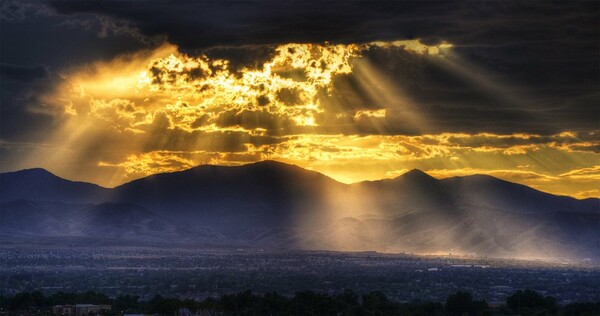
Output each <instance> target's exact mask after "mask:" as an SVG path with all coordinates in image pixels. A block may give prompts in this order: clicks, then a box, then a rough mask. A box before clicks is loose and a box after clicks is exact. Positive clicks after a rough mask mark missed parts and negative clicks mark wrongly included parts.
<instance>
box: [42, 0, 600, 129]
mask: <svg viewBox="0 0 600 316" xmlns="http://www.w3.org/2000/svg"><path fill="white" fill-rule="evenodd" d="M51 6H52V7H53V8H54V9H55V10H56V11H57V12H58V13H60V14H64V15H66V16H76V15H81V14H95V15H100V16H105V17H110V18H111V19H115V20H121V21H127V23H125V24H124V25H131V27H135V28H136V30H139V32H141V33H143V34H144V35H146V36H149V37H155V36H166V37H167V38H168V40H169V41H170V42H172V43H175V44H177V45H179V46H180V49H181V50H182V51H185V52H199V51H202V52H206V53H209V54H212V57H220V58H227V59H229V60H231V61H232V67H233V68H234V69H238V68H241V67H242V66H245V67H256V66H258V65H261V64H262V62H264V60H266V59H268V58H269V57H270V56H271V54H272V46H270V45H272V44H278V43H289V42H324V41H329V42H332V43H360V42H369V41H376V40H396V39H413V38H419V39H421V40H422V41H423V42H425V43H428V44H436V43H439V42H440V41H447V42H450V43H452V44H453V45H455V47H454V48H453V50H454V53H455V54H456V55H457V56H460V58H461V61H463V62H466V63H467V64H468V65H474V66H475V67H474V68H472V71H473V72H476V71H478V70H481V69H482V70H485V71H486V72H487V74H488V75H490V76H492V75H493V77H494V78H493V79H494V80H496V79H497V80H498V81H500V82H508V83H510V86H509V87H507V88H506V89H504V90H501V89H500V90H499V89H496V90H493V89H492V90H490V89H489V88H490V87H487V90H486V87H484V86H482V85H478V84H476V82H475V83H474V82H473V81H474V80H473V79H472V78H471V80H469V78H464V77H461V76H458V75H457V74H456V73H452V71H449V70H448V69H443V67H440V65H436V64H435V63H433V62H431V61H430V60H429V61H428V60H427V59H426V58H423V57H421V56H415V55H414V54H412V55H411V54H409V53H406V52H402V51H401V50H395V51H390V50H387V51H386V50H381V49H373V50H371V51H369V52H366V55H367V57H368V58H369V59H371V60H372V61H373V64H374V65H377V66H379V67H381V68H382V70H383V71H385V72H386V73H387V75H388V76H389V77H390V78H391V80H393V81H394V82H395V83H396V84H398V85H402V87H403V88H404V89H405V90H407V92H408V93H409V94H410V95H411V96H412V97H413V98H414V99H415V101H416V102H417V103H419V104H420V105H421V110H422V112H423V113H424V115H426V116H428V117H429V118H430V122H432V123H433V125H434V127H435V131H436V132H443V131H462V132H480V131H489V132H497V133H511V132H536V133H555V132H560V131H561V130H568V129H577V130H585V129H590V128H592V129H593V128H596V127H597V123H598V119H600V112H599V111H600V110H599V109H598V106H597V104H598V102H600V96H599V94H598V92H597V89H598V82H599V80H598V73H600V66H599V62H598V53H599V52H600V49H599V41H598V38H599V36H600V33H599V25H598V21H599V20H600V13H599V11H600V9H599V4H598V2H592V1H590V2H542V1H531V2H514V1H508V2H494V1H491V2H475V3H474V2H442V1H439V2H438V1H423V2H407V1H398V2H392V1H386V2H371V1H370V2H363V1H350V2H341V1H310V2H308V1H282V2H272V1H254V2H246V1H245V2H238V1H223V2H204V1H199V2H190V1H175V2H161V1H150V2H142V1H119V2H115V1H77V2H75V1H59V2H52V3H51ZM128 23H130V24H128ZM260 45H266V46H260ZM392 55H393V56H392ZM475 81H476V80H475ZM352 85H353V82H352V81H351V79H348V78H346V79H342V80H340V81H338V86H337V90H334V95H333V96H331V97H332V98H336V99H337V100H336V101H338V102H337V103H336V104H346V105H347V106H348V110H354V109H359V108H378V107H380V106H381V105H379V104H374V103H373V102H372V100H370V99H369V98H368V97H367V96H366V95H365V94H364V93H362V92H361V91H360V89H354V90H353V91H352V92H351V93H346V92H347V91H346V90H348V89H349V88H352ZM492 88H493V87H492ZM351 90H352V89H351ZM336 92H338V93H337V94H335V93H336ZM350 95H352V97H349V96H350ZM363 101H364V102H363ZM393 116H394V113H393V111H392V112H391V116H390V118H389V119H388V120H387V121H386V122H383V123H384V125H385V128H384V129H383V132H386V133H391V134H393V133H397V132H400V133H402V132H406V131H405V130H404V129H405V128H404V127H403V125H401V124H398V123H399V122H397V121H395V120H394V117H393ZM400 119H401V118H400ZM507 123H510V124H507ZM401 126H402V127H401ZM360 129H361V130H365V131H368V132H371V131H372V130H373V128H369V127H368V126H364V127H362V128H360ZM378 130H379V131H380V132H381V128H379V129H378Z"/></svg>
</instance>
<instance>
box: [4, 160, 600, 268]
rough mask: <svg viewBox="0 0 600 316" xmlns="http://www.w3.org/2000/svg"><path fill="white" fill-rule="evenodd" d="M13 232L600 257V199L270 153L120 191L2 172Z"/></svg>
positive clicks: (130, 240)
mask: <svg viewBox="0 0 600 316" xmlns="http://www.w3.org/2000/svg"><path fill="white" fill-rule="evenodd" d="M17 240H27V241H28V242H38V241H46V242H49V241H52V242H54V243H67V242H69V243H70V242H73V240H75V241H78V242H80V243H87V244H89V245H95V244H104V243H113V244H118V245H129V244H131V245H134V244H146V245H178V246H181V247H208V246H210V247H252V248H261V249H265V248H268V249H329V250H341V251H366V250H374V251H383V252H412V253H421V254H424V253H427V254H431V253H440V254H447V253H453V254H470V255H476V256H495V257H520V258H548V259H556V258H564V259H574V260H580V259H584V258H591V259H593V260H600V200H599V199H585V200H578V199H574V198H571V197H566V196H555V195H552V194H548V193H544V192H540V191H537V190H535V189H533V188H530V187H527V186H524V185H520V184H515V183H511V182H507V181H504V180H500V179H497V178H494V177H491V176H485V175H473V176H466V177H453V178H446V179H436V178H433V177H431V176H429V175H427V174H426V173H424V172H422V171H420V170H411V171H409V172H407V173H405V174H403V175H401V176H399V177H397V178H395V179H386V180H379V181H365V182H359V183H355V184H343V183H340V182H337V181H335V180H333V179H331V178H329V177H327V176H325V175H322V174H320V173H317V172H314V171H309V170H305V169H302V168H300V167H297V166H293V165H288V164H284V163H280V162H274V161H263V162H258V163H253V164H247V165H243V166H235V167H227V166H213V165H202V166H198V167H195V168H192V169H188V170H184V171H180V172H173V173H163V174H156V175H152V176H148V177H145V178H142V179H138V180H135V181H132V182H129V183H126V184H123V185H120V186H118V187H115V188H103V187H100V186H97V185H95V184H91V183H85V182H74V181H69V180H66V179H62V178H60V177H57V176H55V175H53V174H52V173H50V172H48V171H46V170H43V169H28V170H21V171H16V172H7V173H2V174H0V243H4V244H7V243H9V244H10V243H11V242H15V241H17Z"/></svg>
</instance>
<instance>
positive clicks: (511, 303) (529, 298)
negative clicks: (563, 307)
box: [506, 289, 558, 314]
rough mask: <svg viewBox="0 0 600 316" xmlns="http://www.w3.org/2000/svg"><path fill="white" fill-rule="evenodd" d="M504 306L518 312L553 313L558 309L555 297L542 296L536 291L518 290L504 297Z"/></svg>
mask: <svg viewBox="0 0 600 316" xmlns="http://www.w3.org/2000/svg"><path fill="white" fill-rule="evenodd" d="M506 306H508V308H510V309H511V310H512V311H513V312H517V313H520V314H546V313H550V314H555V313H556V312H557V311H558V305H557V304H556V299H555V298H554V297H551V296H546V297H544V296H542V295H541V294H539V293H538V292H536V291H533V290H529V289H526V290H525V291H522V290H519V291H517V292H515V293H514V294H513V295H511V296H509V297H508V298H507V299H506Z"/></svg>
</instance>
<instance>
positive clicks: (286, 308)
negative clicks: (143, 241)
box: [0, 290, 600, 316]
mask: <svg viewBox="0 0 600 316" xmlns="http://www.w3.org/2000/svg"><path fill="white" fill-rule="evenodd" d="M81 303H91V304H110V305H112V311H111V312H110V313H109V314H110V315H121V314H127V313H147V314H159V315H173V314H174V313H175V312H177V311H178V310H179V309H181V308H187V309H188V310H190V311H191V312H192V313H195V312H197V311H205V312H210V313H211V315H364V316H368V315H373V316H375V315H381V316H383V315H569V316H570V315H600V302H596V303H591V302H588V303H571V304H568V305H565V306H560V305H558V304H557V303H556V300H555V299H554V298H552V297H550V296H546V297H544V296H542V295H540V294H539V293H537V292H535V291H532V290H525V291H517V292H515V293H514V294H513V295H511V296H509V297H508V298H507V300H506V305H502V306H495V307H492V306H489V305H488V303H487V302H486V301H485V300H475V299H473V297H472V295H471V294H470V293H468V292H461V291H459V292H456V293H455V294H452V295H450V296H449V297H448V298H447V300H446V302H445V304H442V303H434V302H426V301H414V302H409V303H396V302H393V301H390V300H389V299H388V298H387V297H386V296H385V294H383V293H382V292H379V291H375V292H371V293H367V294H364V295H362V296H359V295H358V294H357V293H355V292H353V291H351V290H346V291H344V292H343V293H340V294H338V295H334V296H329V295H326V294H320V293H315V292H312V291H303V292H297V293H296V295H295V296H294V297H286V296H282V295H280V294H278V293H275V292H273V293H266V294H264V295H258V294H254V293H252V292H251V291H245V292H240V293H237V294H233V295H223V296H221V297H220V298H207V299H205V300H204V301H202V302H197V301H193V300H180V299H176V298H165V297H162V296H160V295H156V296H155V297H154V298H153V299H151V300H150V301H148V302H142V301H140V300H139V298H138V297H137V296H130V295H124V296H119V297H117V298H115V299H111V298H109V297H108V296H106V295H104V294H100V293H95V292H86V293H62V292H59V293H56V294H52V295H50V296H44V295H43V294H42V293H41V292H24V293H19V294H16V295H15V296H13V297H3V296H0V308H1V309H2V312H5V313H6V312H7V313H8V314H9V315H48V314H50V313H51V309H52V306H54V305H62V304H81Z"/></svg>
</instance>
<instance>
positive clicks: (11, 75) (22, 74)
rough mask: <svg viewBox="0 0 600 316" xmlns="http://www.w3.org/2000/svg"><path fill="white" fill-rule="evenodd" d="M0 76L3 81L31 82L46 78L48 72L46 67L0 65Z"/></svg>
mask: <svg viewBox="0 0 600 316" xmlns="http://www.w3.org/2000/svg"><path fill="white" fill-rule="evenodd" d="M0 75H1V76H2V77H3V79H4V80H7V79H8V80H18V81H25V82H31V81H34V80H38V79H45V78H47V77H48V76H49V75H50V72H49V71H48V67H46V66H43V65H39V66H30V67H25V66H19V65H11V64H2V63H0Z"/></svg>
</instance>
